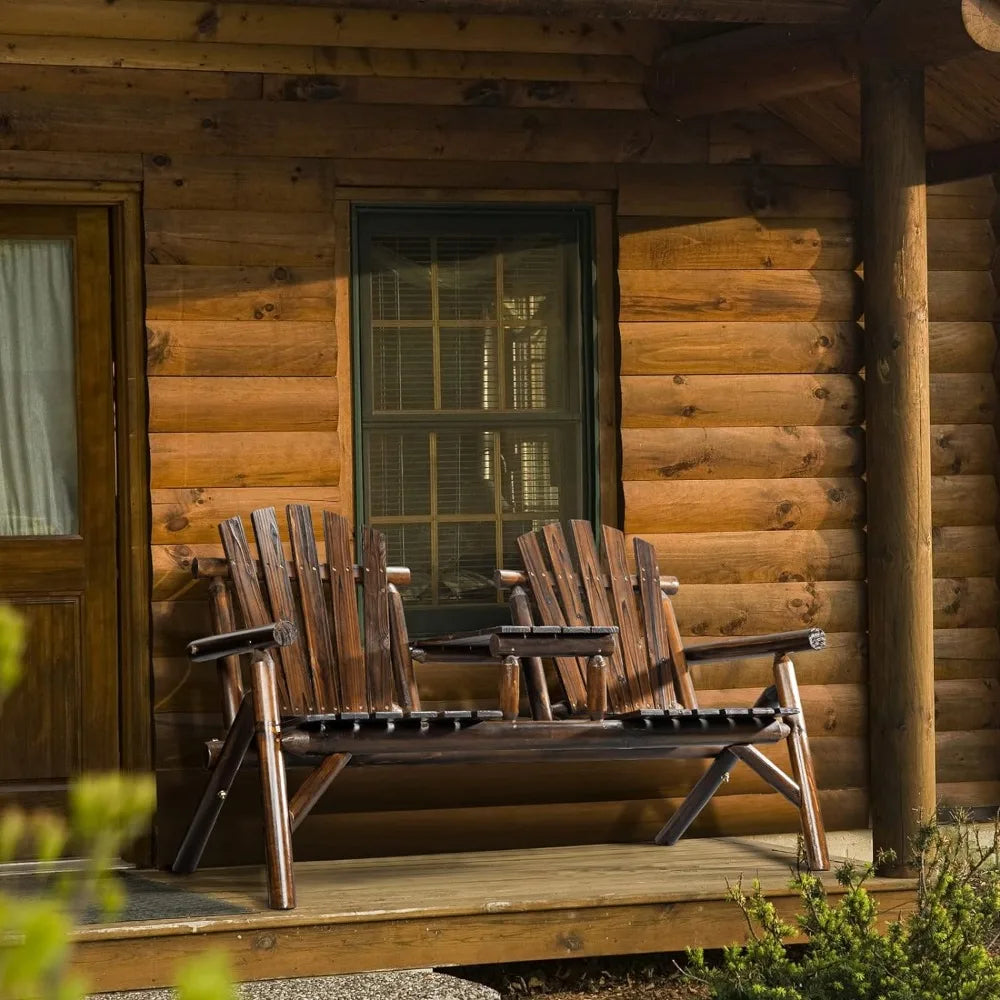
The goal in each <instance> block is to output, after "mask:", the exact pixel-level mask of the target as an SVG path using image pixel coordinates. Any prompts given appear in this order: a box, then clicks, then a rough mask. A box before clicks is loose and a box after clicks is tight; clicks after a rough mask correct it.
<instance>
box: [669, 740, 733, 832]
mask: <svg viewBox="0 0 1000 1000" xmlns="http://www.w3.org/2000/svg"><path fill="white" fill-rule="evenodd" d="M739 760H740V759H739V757H737V756H736V754H734V753H733V751H732V748H731V747H730V748H728V749H726V750H723V751H722V753H720V754H719V756H718V757H716V758H715V760H713V761H712V763H711V766H710V767H709V769H708V770H707V771H706V772H705V773H704V774H703V775H702V776H701V777H700V778H699V779H698V781H697V783H696V784H695V786H694V788H692V789H691V791H690V792H688V796H687V798H686V799H685V800H684V801H683V802H682V803H681V804H680V806H679V807H678V809H677V812H675V813H674V814H673V816H671V817H670V819H669V820H667V823H666V825H665V826H664V827H663V829H662V830H660V832H659V833H658V834H657V835H656V836H655V837H654V838H653V842H654V843H656V844H659V845H660V846H663V847H673V846H674V844H676V843H677V841H678V840H680V839H681V837H683V836H684V834H685V833H687V829H688V827H689V826H690V825H691V824H692V823H693V822H694V821H695V820H696V819H697V818H698V814H699V813H700V812H701V811H702V809H704V808H705V806H707V805H708V803H709V801H710V800H711V798H712V796H713V795H714V794H715V793H716V792H717V791H718V789H719V785H721V784H722V783H723V782H724V781H725V780H727V778H728V777H729V772H730V771H731V770H732V769H733V768H734V767H736V765H737V764H738V763H739Z"/></svg>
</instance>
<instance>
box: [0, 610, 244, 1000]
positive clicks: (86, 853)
mask: <svg viewBox="0 0 1000 1000" xmlns="http://www.w3.org/2000/svg"><path fill="white" fill-rule="evenodd" d="M23 648H24V627H23V624H22V622H21V620H20V619H19V618H18V617H17V615H16V614H14V612H13V611H12V610H11V609H10V608H7V607H4V606H3V605H0V709H2V707H3V702H4V699H5V698H6V697H7V696H8V695H9V694H10V692H11V691H12V690H13V688H14V687H15V686H16V684H17V681H18V678H19V676H20V658H21V653H22V652H23ZM155 798H156V788H155V784H154V782H153V778H152V776H151V775H124V774H118V773H110V774H94V775H85V776H83V777H81V778H79V779H77V780H75V781H74V782H73V783H72V784H71V785H70V789H69V796H68V801H67V814H66V815H65V816H62V815H57V814H55V813H50V812H34V813H29V812H26V811H24V810H21V809H16V808H15V809H7V810H5V811H4V812H3V813H2V814H0V864H4V863H6V862H10V861H13V860H14V859H16V858H20V857H25V856H30V857H31V858H33V859H34V860H37V862H38V863H39V867H40V870H41V872H42V873H43V874H44V873H45V871H46V866H47V865H51V864H52V862H54V861H56V860H57V859H58V858H60V857H61V856H62V855H63V853H64V852H65V851H66V850H67V849H71V850H72V853H73V854H74V855H76V856H79V857H82V858H84V859H85V861H84V863H83V866H82V868H81V870H79V871H74V872H66V873H58V872H57V871H56V870H55V868H52V869H51V870H50V875H49V878H48V879H47V880H45V881H44V889H43V891H41V892H40V893H38V894H37V895H31V896H28V897H26V896H23V895H16V896H15V895H13V894H10V893H7V892H4V891H3V883H2V882H0V1000H35V998H38V1000H79V998H80V997H82V996H83V995H84V994H85V992H86V983H84V982H82V981H81V980H79V979H78V978H77V977H76V976H74V975H73V973H72V972H71V968H70V959H71V956H72V942H71V934H72V931H73V928H74V926H75V924H76V922H77V921H78V920H79V918H80V917H81V915H82V914H83V912H84V910H86V909H88V908H89V907H91V906H93V905H95V904H96V905H98V906H99V907H101V909H102V910H103V912H105V913H106V914H107V915H108V916H113V915H114V914H115V913H116V912H117V911H119V910H120V909H121V907H122V905H123V904H124V900H123V899H122V896H121V887H120V884H119V882H118V881H117V880H116V879H115V878H114V876H113V875H112V874H111V871H110V866H111V863H112V862H113V861H114V860H115V859H116V858H118V857H119V856H120V855H121V854H122V853H123V851H124V850H125V848H127V847H128V846H129V845H130V844H131V843H132V842H133V841H134V840H135V839H136V838H137V837H139V836H140V835H141V834H142V833H143V832H144V831H145V830H146V829H147V827H148V824H149V820H150V817H151V815H152V812H153V807H154V804H155ZM178 994H179V996H180V998H181V1000H230V998H231V997H232V996H233V990H232V986H231V985H230V984H229V978H228V974H227V971H226V967H225V961H224V958H223V957H221V956H219V955H213V954H211V953H206V954H205V955H203V956H201V957H200V958H199V959H198V960H196V961H195V962H193V963H191V964H190V965H189V966H187V967H185V968H183V969H181V970H180V971H179V972H178Z"/></svg>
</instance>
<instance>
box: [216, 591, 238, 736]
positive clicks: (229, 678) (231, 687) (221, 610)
mask: <svg viewBox="0 0 1000 1000" xmlns="http://www.w3.org/2000/svg"><path fill="white" fill-rule="evenodd" d="M208 595H209V606H210V609H211V615H212V628H213V629H214V631H215V634H216V635H225V634H226V633H228V632H232V631H234V630H235V629H236V619H235V618H234V617H233V605H232V602H231V601H230V599H229V591H228V590H226V581H225V580H223V579H220V578H219V577H216V578H215V579H213V580H212V582H211V583H210V584H209V585H208ZM216 667H217V669H218V671H219V686H220V687H221V688H222V720H223V722H225V724H226V725H227V726H231V725H232V724H233V719H235V718H236V713H237V712H238V711H239V708H240V702H242V701H243V678H242V677H241V676H240V658H239V657H238V656H225V657H223V658H222V659H221V660H219V661H218V663H217V664H216Z"/></svg>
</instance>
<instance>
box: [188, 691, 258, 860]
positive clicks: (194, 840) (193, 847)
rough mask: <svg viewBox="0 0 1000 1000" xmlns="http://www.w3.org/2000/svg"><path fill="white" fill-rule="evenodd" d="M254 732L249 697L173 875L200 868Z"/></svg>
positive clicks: (214, 770)
mask: <svg viewBox="0 0 1000 1000" xmlns="http://www.w3.org/2000/svg"><path fill="white" fill-rule="evenodd" d="M253 731H254V725H253V707H252V705H251V704H250V696H249V695H246V696H244V697H243V698H242V700H241V702H240V707H239V709H238V710H237V712H236V716H235V718H234V719H233V722H232V724H231V725H230V727H229V732H228V733H227V734H226V742H225V743H223V744H222V751H221V753H220V754H219V757H218V759H217V760H216V761H215V764H214V766H213V768H212V773H211V774H210V775H209V776H208V781H207V782H206V784H205V791H204V792H202V796H201V799H200V800H199V802H198V808H197V809H196V810H195V814H194V817H193V818H192V820H191V825H190V826H189V827H188V830H187V833H186V834H185V835H184V840H183V841H182V843H181V846H180V848H179V849H178V851H177V857H176V858H175V859H174V863H173V865H172V866H171V871H174V872H177V873H178V874H180V875H189V874H190V873H191V872H193V871H194V870H195V869H196V868H197V867H198V863H199V862H200V861H201V856H202V854H204V852H205V845H206V844H207V843H208V838H209V837H210V836H211V835H212V831H213V830H214V829H215V824H216V822H217V821H218V819H219V813H221V812H222V807H223V805H224V804H225V801H226V797H227V796H228V795H229V791H230V789H231V788H232V787H233V782H234V781H235V780H236V775H237V773H238V772H239V769H240V766H241V765H242V763H243V759H244V757H246V755H247V750H249V749H250V743H251V742H252V741H253Z"/></svg>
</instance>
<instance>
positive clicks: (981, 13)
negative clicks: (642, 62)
mask: <svg viewBox="0 0 1000 1000" xmlns="http://www.w3.org/2000/svg"><path fill="white" fill-rule="evenodd" d="M979 50H985V51H988V52H1000V0H882V2H881V3H879V4H878V6H877V7H876V8H875V10H874V11H873V12H872V14H871V15H869V17H868V19H867V21H865V22H864V24H861V25H854V26H849V27H844V26H842V25H841V26H837V25H825V26H818V25H811V26H803V25H799V26H788V25H786V26H784V27H776V26H774V25H765V26H758V27H753V28H747V29H742V30H738V31H732V32H728V33H726V34H724V35H716V36H713V37H711V38H706V39H702V40H700V41H696V42H690V43H687V44H683V45H676V46H673V47H671V48H668V49H664V50H663V51H662V52H661V53H660V54H659V55H658V56H657V58H656V59H655V60H654V62H653V65H652V67H651V69H650V71H649V74H648V75H647V79H646V88H645V89H646V98H647V100H648V102H649V104H650V107H652V108H653V109H654V110H656V111H658V112H660V113H662V114H666V115H670V116H672V117H675V118H692V117H696V116H698V115H705V114H714V113H716V112H719V111H730V110H733V109H735V108H744V107H750V106H752V105H756V104H764V103H767V102H769V101H773V100H778V99H779V98H783V97H793V96H795V95H796V94H805V93H812V92H815V91H818V90H827V89H829V88H831V87H838V86H841V85H842V84H845V83H849V82H850V81H851V80H853V79H856V78H857V76H858V72H859V66H860V63H861V60H862V58H865V57H867V58H874V59H884V60H888V61H891V62H893V63H894V64H896V65H906V66H912V67H914V68H920V67H922V66H925V65H930V64H931V63H942V62H948V61H950V60H952V59H957V58H959V57H961V56H963V55H968V54H970V53H972V52H975V51H979Z"/></svg>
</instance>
